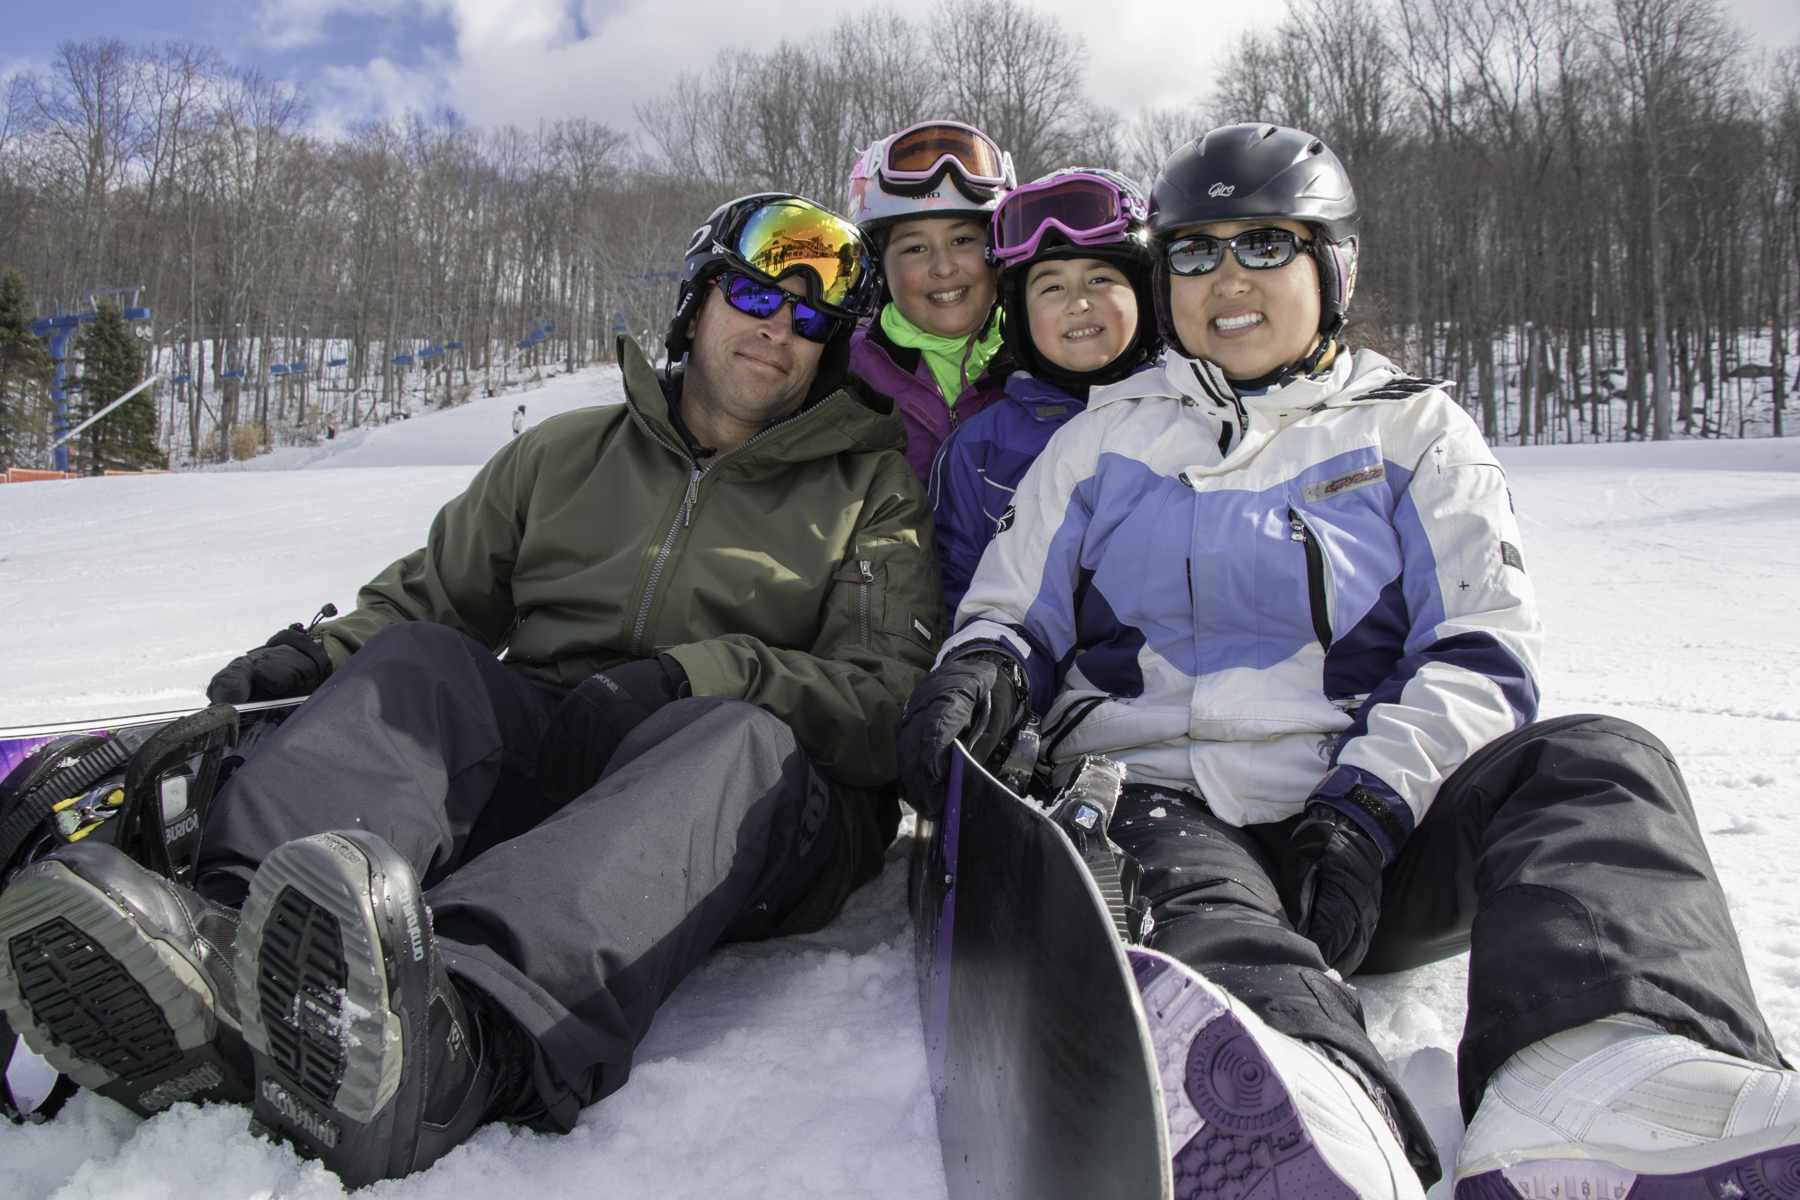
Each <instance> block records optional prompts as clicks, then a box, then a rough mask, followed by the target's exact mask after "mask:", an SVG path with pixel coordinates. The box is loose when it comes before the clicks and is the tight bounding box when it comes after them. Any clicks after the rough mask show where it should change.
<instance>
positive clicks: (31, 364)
mask: <svg viewBox="0 0 1800 1200" xmlns="http://www.w3.org/2000/svg"><path fill="white" fill-rule="evenodd" d="M30 322H31V298H30V295H29V292H28V290H27V288H26V286H25V277H24V276H23V275H21V274H19V270H18V268H17V267H8V268H7V270H6V273H5V274H4V275H0V470H4V469H5V468H7V467H20V466H27V465H30V464H31V463H32V461H33V459H34V458H35V457H36V456H35V453H34V452H35V451H36V450H37V449H38V443H39V441H40V440H41V438H42V436H43V433H44V414H45V412H46V410H47V409H48V407H49V404H50V377H51V375H52V373H53V372H54V370H55V364H54V363H52V362H51V361H50V354H49V352H48V351H47V350H45V349H44V343H43V342H41V341H39V340H38V339H37V338H35V337H33V336H32V334H31V330H30V329H28V328H27V326H28V325H29V324H30Z"/></svg>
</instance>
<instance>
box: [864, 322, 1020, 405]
mask: <svg viewBox="0 0 1800 1200" xmlns="http://www.w3.org/2000/svg"><path fill="white" fill-rule="evenodd" d="M881 328H882V331H883V332H884V333H886V334H887V335H888V337H889V338H891V339H893V342H894V344H895V345H896V346H905V347H906V348H907V349H909V350H917V351H918V352H919V353H920V354H923V355H924V356H925V366H926V367H927V368H929V369H930V371H931V377H932V378H933V379H934V380H936V381H937V385H938V391H939V392H941V393H943V396H944V403H945V405H947V406H948V407H950V408H955V407H956V401H957V398H958V397H959V396H961V395H962V393H963V389H964V388H966V387H968V385H969V384H971V383H974V382H975V381H976V380H977V379H979V378H981V372H982V371H983V370H985V369H986V368H987V365H988V360H989V359H991V358H993V357H994V353H995V351H997V350H999V349H1000V320H999V318H998V317H996V318H995V319H994V320H992V321H990V322H989V323H988V330H987V336H986V337H983V338H981V339H980V340H979V341H977V340H975V339H974V338H947V337H939V336H938V335H937V334H935V333H926V332H925V331H924V330H923V329H920V328H919V327H918V326H917V325H914V324H913V323H912V322H911V321H909V320H907V319H906V314H904V313H902V312H901V311H900V306H899V305H898V304H885V305H883V306H882V308H881ZM964 355H967V358H965V357H964Z"/></svg>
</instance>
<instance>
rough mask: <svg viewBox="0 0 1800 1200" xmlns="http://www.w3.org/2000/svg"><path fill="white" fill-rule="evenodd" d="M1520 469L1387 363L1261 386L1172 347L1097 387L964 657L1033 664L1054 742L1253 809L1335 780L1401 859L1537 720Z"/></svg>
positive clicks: (1023, 505)
mask: <svg viewBox="0 0 1800 1200" xmlns="http://www.w3.org/2000/svg"><path fill="white" fill-rule="evenodd" d="M1518 546H1519V535H1518V527H1517V523H1516V521H1515V520H1514V517H1513V512H1512V504H1511V498H1510V496H1509V495H1508V493H1507V490H1506V479H1505V476H1504V474H1503V473H1502V471H1501V468H1500V464H1499V462H1498V461H1497V460H1496V459H1495V458H1494V455H1493V453H1492V452H1491V451H1490V450H1489V449H1488V447H1487V443H1486V442H1485V441H1483V440H1482V437H1481V433H1480V431H1479V430H1478V429H1477V428H1476V426H1475V423H1474V422H1473V421H1472V420H1471V419H1470V418H1469V416H1468V414H1467V413H1465V412H1464V411H1463V410H1462V409H1461V408H1459V407H1458V406H1457V405H1456V404H1455V403H1454V402H1453V401H1452V400H1451V399H1450V397H1449V396H1448V395H1446V394H1445V392H1444V390H1443V388H1442V386H1441V385H1440V384H1439V383H1437V382H1436V381H1432V380H1421V379H1415V378H1411V377H1409V376H1407V375H1405V374H1403V373H1402V372H1401V371H1400V370H1399V369H1398V368H1396V367H1395V366H1394V365H1393V364H1392V363H1391V362H1389V361H1388V360H1387V359H1385V358H1383V357H1382V356H1381V355H1379V354H1374V353H1372V352H1369V351H1359V352H1358V353H1357V354H1356V355H1355V356H1354V357H1351V356H1349V355H1339V356H1338V358H1337V359H1336V361H1335V362H1334V363H1333V364H1332V365H1331V367H1330V368H1329V369H1327V370H1325V371H1322V372H1320V373H1319V374H1317V375H1313V376H1309V377H1306V378H1302V379H1296V380H1293V381H1291V382H1289V383H1287V384H1285V385H1283V386H1281V387H1279V388H1275V389H1271V390H1270V391H1268V392H1266V393H1263V394H1259V395H1258V394H1253V395H1247V396H1243V397H1239V396H1237V395H1236V394H1235V393H1234V392H1233V391H1232V390H1231V388H1230V386H1229V384H1227V383H1226V381H1225V379H1224V377H1223V376H1222V375H1220V374H1218V373H1217V371H1216V369H1215V368H1213V367H1211V366H1210V365H1207V364H1200V363H1196V362H1194V361H1192V360H1189V359H1186V358H1182V357H1180V356H1178V355H1176V354H1173V353H1170V354H1169V355H1168V356H1167V357H1166V358H1165V360H1164V362H1163V365H1162V366H1161V368H1159V369H1157V370H1151V371H1144V372H1140V373H1139V374H1137V375H1133V376H1132V377H1131V378H1129V379H1125V380H1121V381H1120V382H1119V383H1116V384H1113V385H1111V386H1109V387H1105V388H1095V389H1094V391H1093V393H1092V395H1091V397H1090V399H1089V401H1088V409H1087V411H1086V412H1085V413H1082V414H1080V415H1078V416H1076V417H1075V418H1074V419H1073V420H1071V421H1070V422H1069V423H1068V424H1066V425H1064V426H1063V427H1062V428H1061V429H1059V430H1058V431H1057V432H1056V434H1055V436H1054V437H1053V438H1052V439H1051V440H1050V444H1049V446H1048V447H1047V448H1046V449H1045V451H1044V454H1043V455H1042V456H1041V457H1040V458H1039V459H1038V461H1037V462H1036V464H1034V465H1033V466H1032V468H1031V470H1030V472H1029V473H1027V474H1026V476H1025V478H1024V479H1023V480H1022V481H1021V482H1020V484H1019V489H1018V493H1017V495H1016V496H1015V498H1014V504H1013V507H1012V509H1011V510H1010V512H1009V513H1008V514H1007V515H1006V516H1005V517H1004V518H1003V519H1002V521H1001V532H1000V534H999V536H998V537H996V538H995V540H994V541H993V543H992V544H991V545H990V546H989V547H988V550H987V553H986V554H985V556H984V557H983V558H982V560H981V564H980V566H979V567H978V568H977V569H976V572H975V576H974V578H973V579H972V580H971V582H970V586H969V590H968V594H967V596H966V597H965V599H964V600H963V603H962V606H961V607H960V608H959V609H958V611H957V615H956V622H957V630H956V633H955V634H954V635H953V636H952V637H951V638H950V639H949V640H948V641H947V642H946V643H945V645H944V650H943V652H942V654H941V655H940V657H939V661H940V662H942V661H944V660H946V659H950V658H955V657H957V656H958V655H960V654H966V653H969V652H971V651H973V650H975V649H977V648H983V649H992V648H994V647H995V646H999V647H1001V648H1004V649H1005V650H1007V651H1009V652H1010V653H1011V654H1012V655H1013V656H1014V657H1016V658H1017V659H1018V660H1019V661H1020V662H1021V663H1022V664H1023V666H1024V668H1025V672H1026V675H1027V677H1028V678H1029V679H1030V681H1031V692H1032V707H1033V709H1034V710H1035V711H1038V712H1041V713H1044V714H1045V717H1044V735H1045V738H1044V744H1045V745H1046V746H1047V747H1051V755H1052V758H1053V761H1054V763H1055V764H1057V765H1062V766H1065V767H1066V766H1067V765H1068V764H1071V763H1072V762H1073V761H1074V760H1075V759H1076V758H1078V757H1079V756H1080V755H1082V754H1106V755H1109V756H1111V757H1113V758H1116V759H1119V760H1121V761H1123V762H1124V763H1126V764H1127V766H1128V767H1129V769H1130V773H1131V779H1132V781H1133V782H1142V783H1154V784H1161V785H1163V786H1166V787H1174V788H1180V789H1185V790H1189V791H1197V792H1198V793H1199V794H1200V795H1201V796H1202V797H1203V798H1204V799H1205V801H1206V803H1207V804H1208V806H1209V807H1210V808H1211V809H1212V810H1213V811H1214V812H1215V813H1216V814H1218V816H1220V817H1221V818H1223V819H1224V820H1226V821H1228V822H1231V823H1232V824H1235V825H1248V824H1259V823H1263V822H1272V821H1279V820H1282V819H1284V818H1286V817H1289V816H1292V815H1294V814H1295V813H1298V812H1299V811H1300V810H1301V809H1302V808H1303V807H1304V806H1305V804H1306V802H1307V801H1308V799H1309V798H1316V799H1321V800H1325V801H1327V802H1329V803H1331V804H1333V805H1335V806H1336V807H1338V808H1340V809H1342V810H1343V811H1345V812H1346V813H1348V814H1349V815H1350V816H1351V817H1352V818H1354V819H1355V820H1356V821H1357V822H1358V823H1359V824H1360V825H1361V826H1362V827H1363V828H1364V829H1366V830H1367V831H1368V832H1369V833H1370V834H1371V835H1372V836H1373V837H1374V838H1375V839H1376V841H1377V843H1378V844H1380V845H1381V847H1382V849H1383V850H1384V852H1385V853H1386V854H1387V856H1388V858H1389V859H1390V860H1391V859H1392V857H1393V855H1394V853H1395V852H1396V851H1397V850H1398V848H1399V846H1400V843H1401V842H1403V841H1404V840H1405V839H1406V837H1407V836H1408V835H1409V834H1410V833H1411V832H1412V830H1413V827H1414V826H1415V825H1416V823H1417V822H1418V820H1419V818H1420V817H1422V816H1423V815H1424V813H1425V810H1426V809H1427V808H1428V807H1429V806H1430V804H1431V802H1432V799H1433V797H1435V796H1436V795H1437V790H1438V787H1439V786H1440V785H1441V784H1442V783H1443V781H1444V779H1445V778H1446V777H1448V776H1449V775H1450V773H1451V772H1453V771H1454V770H1456V768H1457V767H1458V766H1459V765H1460V764H1461V763H1462V762H1463V761H1464V760H1465V759H1467V758H1468V756H1469V755H1470V754H1471V753H1473V752H1474V751H1475V750H1477V749H1478V748H1480V747H1481V746H1483V745H1485V744H1486V743H1488V742H1490V741H1492V740H1493V739H1494V738H1496V737H1499V736H1500V735H1501V734H1503V733H1507V732H1509V731H1510V730H1512V729H1515V728H1517V727H1518V726H1520V725H1523V724H1525V723H1526V722H1528V721H1530V720H1531V719H1532V718H1533V717H1534V716H1535V714H1536V711H1537V702H1538V687H1537V682H1536V673H1537V661H1538V652H1539V646H1540V642H1541V640H1542V637H1541V628H1540V625H1539V622H1538V614H1537V603H1536V600H1535V598H1534V595H1533V592H1532V587H1531V583H1530V581H1529V580H1528V579H1527V578H1526V575H1525V568H1524V561H1523V558H1522V557H1521V555H1520V552H1519V549H1518Z"/></svg>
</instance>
